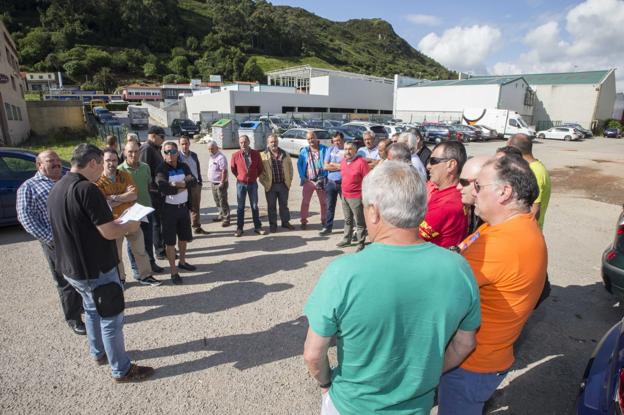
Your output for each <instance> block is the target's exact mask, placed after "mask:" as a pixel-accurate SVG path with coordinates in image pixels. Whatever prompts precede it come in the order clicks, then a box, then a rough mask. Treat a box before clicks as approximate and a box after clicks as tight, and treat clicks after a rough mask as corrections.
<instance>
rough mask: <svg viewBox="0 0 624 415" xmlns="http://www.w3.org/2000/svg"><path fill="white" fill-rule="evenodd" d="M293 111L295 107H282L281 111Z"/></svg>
mask: <svg viewBox="0 0 624 415" xmlns="http://www.w3.org/2000/svg"><path fill="white" fill-rule="evenodd" d="M286 112H295V107H282V113H286Z"/></svg>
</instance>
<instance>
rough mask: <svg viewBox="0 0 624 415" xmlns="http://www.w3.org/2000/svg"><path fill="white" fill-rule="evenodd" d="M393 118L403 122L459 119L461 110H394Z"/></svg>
mask: <svg viewBox="0 0 624 415" xmlns="http://www.w3.org/2000/svg"><path fill="white" fill-rule="evenodd" d="M393 117H394V118H398V119H400V120H403V121H404V122H425V121H427V122H441V121H450V122H453V121H461V119H462V112H461V111H395V113H394V115H393Z"/></svg>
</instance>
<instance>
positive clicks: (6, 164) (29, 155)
mask: <svg viewBox="0 0 624 415" xmlns="http://www.w3.org/2000/svg"><path fill="white" fill-rule="evenodd" d="M36 161H37V153H35V152H33V151H28V150H23V149H21V148H11V147H0V226H9V225H16V224H17V223H18V222H17V211H16V210H15V202H16V197H17V188H18V187H20V185H21V184H22V183H24V182H25V181H26V180H28V179H30V178H31V177H33V176H34V175H35V173H36V172H37V164H36ZM69 168H70V165H69V163H68V162H66V161H62V169H63V174H65V173H66V172H68V171H69Z"/></svg>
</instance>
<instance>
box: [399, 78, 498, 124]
mask: <svg viewBox="0 0 624 415" xmlns="http://www.w3.org/2000/svg"><path fill="white" fill-rule="evenodd" d="M499 90H500V85H455V86H427V87H406V88H397V91H396V105H395V110H396V114H395V115H396V116H397V118H402V117H401V116H399V114H409V113H414V114H421V113H426V112H431V113H438V112H442V113H445V112H462V110H463V109H464V108H467V107H483V108H498V107H497V105H498V94H499ZM402 119H404V118H402Z"/></svg>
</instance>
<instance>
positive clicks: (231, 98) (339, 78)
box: [185, 66, 393, 121]
mask: <svg viewBox="0 0 624 415" xmlns="http://www.w3.org/2000/svg"><path fill="white" fill-rule="evenodd" d="M267 77H268V79H269V85H249V84H242V83H236V84H232V85H225V86H223V87H221V88H220V91H218V92H215V91H213V90H200V91H193V95H192V96H189V97H185V106H186V112H187V114H188V117H189V118H190V119H192V120H194V121H197V120H199V114H200V113H201V112H214V113H220V114H260V113H262V114H266V113H270V114H283V113H288V112H315V113H319V112H322V113H330V112H331V113H364V114H392V96H393V81H392V79H387V78H380V77H375V76H366V75H360V74H354V73H349V72H343V71H333V70H327V69H318V68H312V67H308V66H305V67H296V68H287V69H284V70H281V71H273V72H269V73H267Z"/></svg>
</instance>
